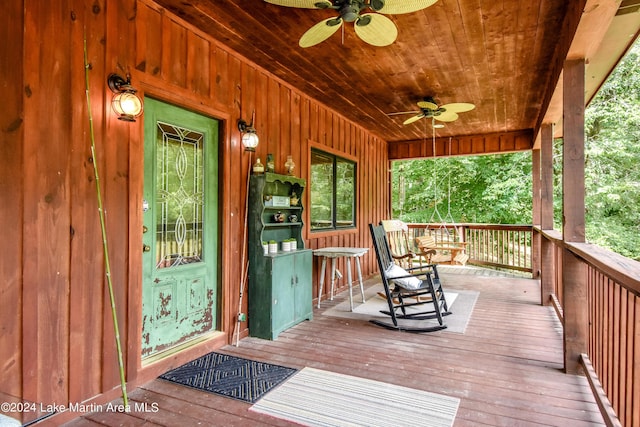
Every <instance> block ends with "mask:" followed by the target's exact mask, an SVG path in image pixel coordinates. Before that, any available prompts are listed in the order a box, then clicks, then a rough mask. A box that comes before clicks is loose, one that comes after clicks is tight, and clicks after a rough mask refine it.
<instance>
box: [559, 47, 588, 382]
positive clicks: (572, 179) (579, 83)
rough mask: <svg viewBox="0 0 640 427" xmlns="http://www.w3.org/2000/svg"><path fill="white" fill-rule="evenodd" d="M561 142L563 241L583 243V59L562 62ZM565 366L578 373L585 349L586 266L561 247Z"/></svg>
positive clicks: (586, 337)
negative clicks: (562, 136)
mask: <svg viewBox="0 0 640 427" xmlns="http://www.w3.org/2000/svg"><path fill="white" fill-rule="evenodd" d="M563 76H564V100H563V104H564V107H563V110H564V113H563V115H564V120H563V126H564V132H563V133H564V145H563V156H562V159H563V173H562V198H563V203H562V205H563V227H562V234H563V240H564V241H565V242H577V243H583V242H584V241H585V237H584V230H585V229H584V109H585V105H584V87H585V86H584V80H585V78H584V76H585V61H584V59H577V60H571V61H566V62H565V67H564V73H563ZM562 285H563V296H564V297H563V302H564V305H565V306H564V316H565V317H564V357H565V359H564V366H565V371H566V372H567V373H578V372H580V355H581V354H582V353H585V352H586V351H587V340H588V332H589V331H588V312H587V266H586V264H585V263H584V262H582V261H581V260H580V259H578V258H577V257H576V256H575V255H574V254H573V253H572V252H571V251H569V250H567V249H563V254H562Z"/></svg>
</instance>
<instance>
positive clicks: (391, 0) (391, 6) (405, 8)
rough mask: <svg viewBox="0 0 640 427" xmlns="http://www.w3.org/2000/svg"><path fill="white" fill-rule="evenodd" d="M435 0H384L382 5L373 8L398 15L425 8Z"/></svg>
mask: <svg viewBox="0 0 640 427" xmlns="http://www.w3.org/2000/svg"><path fill="white" fill-rule="evenodd" d="M436 1H438V0H385V2H384V6H382V7H381V8H380V9H375V10H377V11H378V12H380V13H386V14H388V15H398V14H401V13H411V12H416V11H418V10H422V9H426V8H427V7H429V6H431V5H433V4H434V3H435V2H436Z"/></svg>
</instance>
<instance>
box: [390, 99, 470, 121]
mask: <svg viewBox="0 0 640 427" xmlns="http://www.w3.org/2000/svg"><path fill="white" fill-rule="evenodd" d="M417 105H418V108H420V109H419V110H418V111H402V112H398V113H389V114H387V115H388V116H395V115H399V114H415V115H414V116H413V117H409V118H408V119H407V120H405V121H404V122H403V123H402V124H404V125H408V124H411V123H413V122H417V121H418V120H420V119H422V118H424V117H431V118H433V119H435V120H439V121H441V122H453V121H455V120H458V113H466V112H467V111H471V110H473V109H474V108H476V106H475V105H473V104H469V103H467V102H454V103H452V104H444V105H441V106H438V104H436V102H435V100H434V99H433V98H432V97H428V98H425V99H424V101H418V103H417Z"/></svg>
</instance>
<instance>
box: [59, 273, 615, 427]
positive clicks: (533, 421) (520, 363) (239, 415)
mask: <svg viewBox="0 0 640 427" xmlns="http://www.w3.org/2000/svg"><path fill="white" fill-rule="evenodd" d="M441 271H442V279H443V283H444V285H445V287H446V290H447V291H449V290H451V291H477V292H479V295H478V299H477V301H476V304H475V307H474V308H473V311H472V313H471V316H470V318H469V322H468V325H467V327H466V330H465V331H464V333H458V332H450V331H447V330H444V331H439V332H435V333H431V334H411V333H398V332H393V331H389V330H386V329H383V328H379V327H376V326H374V325H372V324H371V323H369V322H367V321H364V320H353V319H345V318H340V317H332V316H327V315H324V314H323V313H324V312H326V311H327V310H328V309H330V308H331V307H335V306H336V305H338V304H340V303H341V302H343V301H345V299H348V292H346V291H345V292H341V293H340V294H338V296H337V297H336V299H335V300H334V301H323V302H322V304H321V307H320V309H318V308H316V307H315V306H314V319H313V321H310V322H303V323H301V324H299V325H297V326H295V327H293V328H291V329H289V330H287V331H286V332H284V333H283V334H281V335H280V337H279V338H278V339H277V340H275V341H268V340H261V339H256V338H245V339H243V340H241V341H240V344H239V346H237V347H236V346H233V345H227V346H225V347H223V348H221V349H220V350H219V352H221V353H226V354H232V355H236V356H240V357H245V358H249V359H255V360H259V361H265V362H270V363H275V364H279V365H284V366H289V367H294V368H299V369H301V368H303V367H305V366H307V367H314V368H317V369H322V370H327V371H332V372H338V373H343V374H347V375H353V376H358V377H364V378H369V379H373V380H377V381H382V382H385V383H389V384H398V385H404V386H408V387H411V388H414V389H417V390H425V391H430V392H433V393H438V394H443V395H447V396H452V397H457V398H459V399H460V405H459V409H458V412H457V416H456V418H455V423H454V425H455V426H467V425H493V426H514V425H519V426H529V425H531V426H532V425H556V426H567V425H571V426H587V425H603V424H604V421H603V418H602V416H601V415H600V412H599V410H598V406H597V404H596V403H595V400H594V398H593V395H592V393H591V390H590V388H589V384H588V381H587V379H586V378H585V377H584V376H580V375H567V374H565V373H564V372H563V345H562V334H563V331H562V324H561V323H560V321H559V320H558V318H557V316H556V314H555V312H554V310H553V309H552V308H550V307H549V306H542V305H540V284H539V283H540V282H539V281H538V280H535V279H528V278H521V277H516V276H515V275H508V274H496V273H495V272H491V271H489V270H479V269H477V268H476V269H473V270H471V269H464V268H458V267H454V268H451V267H445V266H443V268H442V269H441ZM377 283H379V278H378V277H372V278H370V279H369V280H367V281H366V282H365V287H370V286H375V285H376V284H377ZM356 302H357V303H359V299H357V298H356ZM452 309H453V310H454V311H455V302H454V304H453V307H452ZM130 399H131V400H132V401H133V402H147V403H149V404H151V403H154V402H155V403H158V406H159V411H158V412H157V413H143V414H140V413H131V414H114V413H93V414H86V415H84V416H83V417H82V418H79V419H76V420H74V421H72V422H70V423H69V424H68V426H70V427H77V426H93V425H108V426H115V425H168V424H171V425H176V424H181V425H187V424H189V425H197V424H198V423H203V424H208V425H212V424H213V425H243V426H248V425H274V426H286V425H294V424H291V423H288V422H285V421H283V420H278V419H275V418H271V417H267V416H263V415H259V414H256V413H255V412H251V411H249V407H250V406H251V404H248V403H244V402H240V401H236V400H233V399H229V398H225V397H221V396H218V395H214V394H209V393H205V392H200V391H196V390H192V389H189V388H187V387H183V386H179V385H175V384H173V383H170V382H167V381H164V380H160V379H156V380H153V381H150V382H148V383H146V384H144V385H142V386H141V387H139V388H137V389H136V390H134V391H132V392H131V394H130ZM384 401H385V397H384V396H380V411H384V410H385V409H384V406H385V402H384Z"/></svg>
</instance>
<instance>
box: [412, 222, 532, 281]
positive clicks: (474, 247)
mask: <svg viewBox="0 0 640 427" xmlns="http://www.w3.org/2000/svg"><path fill="white" fill-rule="evenodd" d="M425 233H428V234H431V235H433V236H435V238H436V242H437V243H444V242H446V241H452V240H454V241H463V242H467V244H468V245H467V247H466V251H467V254H468V255H469V261H468V262H469V263H470V264H475V265H483V266H488V267H495V268H501V269H509V270H518V271H524V272H529V273H531V272H532V271H533V269H532V253H533V252H532V249H531V248H532V240H531V238H532V226H530V225H504V224H469V223H462V224H455V225H452V224H447V225H444V224H427V223H413V224H409V234H410V237H411V238H415V237H418V236H421V235H424V234H425Z"/></svg>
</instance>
